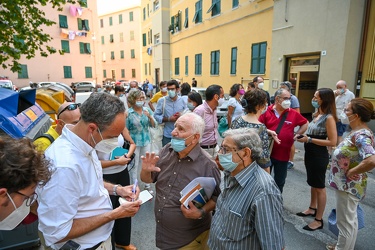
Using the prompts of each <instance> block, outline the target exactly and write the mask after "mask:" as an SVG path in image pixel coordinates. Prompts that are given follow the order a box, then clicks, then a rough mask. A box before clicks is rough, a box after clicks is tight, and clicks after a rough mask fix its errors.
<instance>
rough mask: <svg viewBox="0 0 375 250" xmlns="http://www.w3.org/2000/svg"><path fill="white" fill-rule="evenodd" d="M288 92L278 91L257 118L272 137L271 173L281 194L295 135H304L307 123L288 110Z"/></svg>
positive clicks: (294, 112)
mask: <svg viewBox="0 0 375 250" xmlns="http://www.w3.org/2000/svg"><path fill="white" fill-rule="evenodd" d="M290 104H291V101H290V92H289V91H288V90H286V89H282V88H280V89H278V90H277V91H276V94H275V103H274V104H273V105H271V106H268V108H267V110H266V112H265V113H264V114H262V115H261V116H260V117H259V121H260V122H261V123H263V124H264V125H266V127H267V130H268V135H270V136H272V138H273V140H274V143H273V147H272V149H270V150H272V151H271V162H272V165H271V172H272V170H274V171H275V173H274V178H275V182H276V184H277V186H278V187H279V189H280V191H281V192H283V188H284V184H285V179H286V176H287V170H288V161H289V155H290V150H291V148H292V145H293V143H294V141H295V140H296V135H295V133H294V129H295V128H296V127H299V128H298V131H297V132H296V134H299V135H302V134H303V133H305V131H306V129H307V126H308V124H309V122H308V121H307V119H306V118H305V117H303V116H302V115H301V114H300V113H298V112H297V111H295V110H294V109H292V108H290Z"/></svg>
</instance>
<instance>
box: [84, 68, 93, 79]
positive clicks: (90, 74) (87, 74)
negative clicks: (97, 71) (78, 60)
mask: <svg viewBox="0 0 375 250" xmlns="http://www.w3.org/2000/svg"><path fill="white" fill-rule="evenodd" d="M85 75H86V78H92V68H91V67H85Z"/></svg>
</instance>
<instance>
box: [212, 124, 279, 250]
mask: <svg viewBox="0 0 375 250" xmlns="http://www.w3.org/2000/svg"><path fill="white" fill-rule="evenodd" d="M224 136H225V138H224V140H223V143H222V145H221V147H220V150H219V153H218V160H217V161H218V163H219V166H220V168H221V169H222V170H223V171H224V188H223V190H222V193H221V194H220V196H219V198H218V200H217V203H216V213H215V216H214V217H213V219H212V224H211V231H210V237H209V241H208V245H209V247H210V249H272V250H274V249H280V250H281V249H283V248H284V245H285V241H284V221H283V199H282V195H281V193H280V191H279V189H278V188H277V186H276V184H275V182H274V180H273V179H272V177H271V176H270V175H269V174H268V173H267V172H266V171H264V170H263V169H262V168H261V167H260V166H259V165H258V164H257V163H256V160H257V159H259V158H260V154H261V151H262V146H261V141H260V138H259V136H258V133H257V132H256V131H255V130H253V129H250V128H240V129H231V130H227V131H226V132H225V133H224Z"/></svg>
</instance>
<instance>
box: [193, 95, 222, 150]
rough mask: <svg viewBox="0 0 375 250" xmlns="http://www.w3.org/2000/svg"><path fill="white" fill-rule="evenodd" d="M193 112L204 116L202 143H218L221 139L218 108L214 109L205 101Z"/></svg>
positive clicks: (208, 144) (206, 144)
mask: <svg viewBox="0 0 375 250" xmlns="http://www.w3.org/2000/svg"><path fill="white" fill-rule="evenodd" d="M193 112H194V113H196V114H197V115H199V116H200V117H202V118H203V120H204V123H205V127H204V132H203V136H202V141H201V145H204V146H211V145H214V144H216V143H217V140H218V139H219V132H218V131H217V127H218V123H217V117H216V115H217V113H216V109H215V110H212V109H211V107H210V106H209V105H208V104H207V102H204V103H203V104H201V105H199V106H198V107H196V108H195V109H194V111H193Z"/></svg>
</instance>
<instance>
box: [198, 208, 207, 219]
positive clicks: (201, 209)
mask: <svg viewBox="0 0 375 250" xmlns="http://www.w3.org/2000/svg"><path fill="white" fill-rule="evenodd" d="M199 211H200V212H201V217H199V218H198V220H201V219H203V218H204V217H206V211H204V209H203V208H200V209H199Z"/></svg>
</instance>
